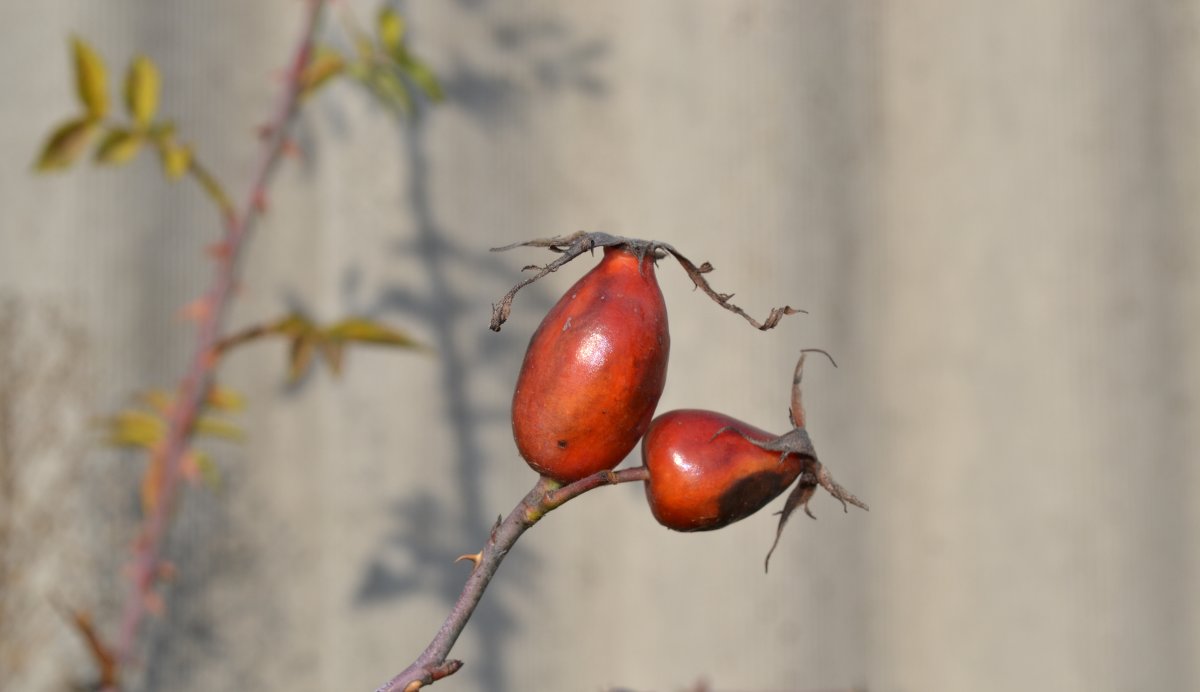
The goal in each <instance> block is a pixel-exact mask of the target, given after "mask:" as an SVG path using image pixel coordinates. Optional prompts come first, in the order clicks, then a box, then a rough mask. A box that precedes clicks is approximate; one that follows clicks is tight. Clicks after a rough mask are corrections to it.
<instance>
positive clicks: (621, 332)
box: [512, 245, 671, 483]
mask: <svg viewBox="0 0 1200 692" xmlns="http://www.w3.org/2000/svg"><path fill="white" fill-rule="evenodd" d="M670 344H671V337H670V334H669V333H668V331H667V308H666V304H665V303H664V302H663V297H662V291H661V290H659V287H658V281H657V280H656V279H655V276H654V254H653V250H651V249H644V250H641V251H639V250H637V249H634V248H632V247H630V246H628V245H615V246H610V247H606V248H605V249H604V258H603V259H602V260H601V261H600V264H599V265H597V266H596V267H595V268H594V269H592V270H591V271H590V272H588V273H587V274H586V275H584V276H583V278H581V279H580V280H579V281H578V282H576V284H575V285H574V286H572V287H571V288H570V289H569V290H567V292H566V293H565V294H564V295H563V297H562V298H561V299H559V301H558V303H556V304H555V305H554V307H553V308H551V309H550V312H549V313H547V315H546V317H545V319H543V320H542V323H541V325H540V326H539V327H538V328H537V331H536V332H534V334H533V337H532V338H531V339H530V341H529V349H528V350H527V351H526V352H525V361H524V363H523V364H522V365H521V374H520V376H519V377H518V379H517V389H516V392H515V393H514V394H513V409H512V416H513V436H514V437H515V438H516V442H517V449H518V450H519V451H520V453H521V456H522V457H524V458H525V460H526V461H527V462H528V463H529V465H530V466H531V467H533V469H534V470H535V471H537V472H538V473H540V474H542V475H544V476H548V477H550V478H553V479H554V480H557V481H559V482H562V483H569V482H572V481H576V480H579V479H581V478H584V477H585V476H589V475H591V474H593V473H596V472H598V471H604V470H608V469H611V468H613V467H615V466H616V465H617V464H619V463H621V460H622V459H624V458H625V455H627V454H628V453H629V452H630V450H632V449H633V447H634V445H636V444H637V442H638V440H639V439H640V438H641V436H642V434H643V433H645V432H646V428H647V426H648V425H649V424H650V419H651V418H652V417H653V415H654V407H655V406H656V405H657V404H658V399H659V397H660V396H661V395H662V391H663V387H664V386H665V385H666V376H667V356H668V354H669V352H670Z"/></svg>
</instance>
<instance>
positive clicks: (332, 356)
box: [321, 339, 346, 376]
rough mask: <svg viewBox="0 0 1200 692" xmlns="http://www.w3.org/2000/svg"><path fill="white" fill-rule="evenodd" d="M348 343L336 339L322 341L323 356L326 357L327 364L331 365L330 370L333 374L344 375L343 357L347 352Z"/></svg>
mask: <svg viewBox="0 0 1200 692" xmlns="http://www.w3.org/2000/svg"><path fill="white" fill-rule="evenodd" d="M345 345H346V342H344V341H338V340H335V339H324V340H322V341H321V355H323V356H325V362H326V363H328V364H329V369H330V370H331V371H333V374H334V375H335V376H336V375H341V374H342V356H343V353H344V352H345Z"/></svg>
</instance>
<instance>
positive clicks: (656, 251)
mask: <svg viewBox="0 0 1200 692" xmlns="http://www.w3.org/2000/svg"><path fill="white" fill-rule="evenodd" d="M618 246H624V247H626V248H628V249H630V251H632V252H634V253H636V254H638V256H644V255H650V256H651V257H652V258H653V259H656V260H657V259H663V258H665V257H666V256H667V255H670V256H671V257H674V258H675V261H677V262H679V266H681V267H683V271H684V272H686V273H687V275H688V278H690V279H691V280H692V283H693V284H695V285H696V288H699V289H700V290H701V291H703V292H704V293H705V295H707V296H708V297H709V298H712V299H713V300H714V301H715V302H716V303H717V304H718V305H720V306H721V307H723V308H725V309H726V310H729V311H730V312H733V313H735V314H738V315H741V316H742V317H743V318H745V320H746V321H747V322H749V323H750V324H751V325H752V326H754V328H755V329H760V330H763V331H766V330H768V329H772V328H773V327H775V325H777V324H779V321H780V320H782V319H783V318H784V317H785V316H787V315H795V314H797V313H803V312H807V311H805V310H798V309H796V308H793V307H791V306H790V305H784V306H783V307H778V308H771V312H770V313H769V314H768V315H767V318H766V319H765V320H763V321H762V322H759V321H758V320H756V319H754V318H753V317H751V316H750V315H748V314H747V313H746V311H744V310H742V309H741V308H740V307H738V306H737V305H734V304H733V303H731V302H729V299H730V298H732V297H733V294H732V293H717V292H716V291H714V290H713V288H712V286H710V285H709V283H708V280H706V279H705V278H704V275H705V274H707V273H709V272H711V271H712V270H713V266H712V265H711V264H709V263H708V262H705V263H703V264H701V265H700V266H696V265H695V264H694V263H693V262H692V261H691V260H689V259H688V258H687V257H684V256H683V254H682V253H681V252H679V251H678V250H676V249H675V248H674V247H672V246H671V245H670V244H668V243H663V242H659V241H657V240H639V239H636V238H622V237H621V236H616V235H610V234H608V233H598V232H589V231H577V232H575V233H572V234H571V235H561V236H556V237H554V238H539V239H537V240H526V241H524V242H520V243H513V244H511V245H505V246H504V247H496V248H492V252H504V251H505V250H512V249H513V248H518V247H544V248H548V249H549V250H550V251H551V252H558V253H562V257H559V258H558V259H556V260H554V261H553V262H550V263H548V264H546V265H544V266H538V265H529V266H527V267H525V269H527V270H529V269H536V270H538V273H537V274H536V275H534V276H532V277H530V278H528V279H524V280H522V281H520V282H519V283H517V285H516V286H513V287H512V289H511V290H509V292H508V293H506V294H505V295H504V297H503V298H501V299H500V302H499V303H494V304H493V305H492V323H491V330H492V331H494V332H498V331H500V326H501V325H502V324H504V322H505V321H506V320H507V319H508V315H509V312H510V311H511V310H512V302H513V298H514V297H515V296H516V295H517V291H520V290H521V289H522V288H524V287H526V286H528V285H529V284H531V283H533V282H534V281H537V280H538V279H540V278H542V277H543V276H545V275H547V274H549V273H551V272H555V271H558V270H559V268H561V267H562V266H563V265H565V264H566V263H567V262H570V261H571V260H573V259H575V258H576V257H578V256H580V255H582V254H583V253H585V252H590V251H592V250H595V249H596V248H598V247H618Z"/></svg>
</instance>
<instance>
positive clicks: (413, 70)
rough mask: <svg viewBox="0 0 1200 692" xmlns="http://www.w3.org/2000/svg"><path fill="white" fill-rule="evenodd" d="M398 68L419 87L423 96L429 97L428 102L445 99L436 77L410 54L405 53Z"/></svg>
mask: <svg viewBox="0 0 1200 692" xmlns="http://www.w3.org/2000/svg"><path fill="white" fill-rule="evenodd" d="M400 68H401V69H402V70H404V73H405V74H406V75H408V78H409V79H411V80H412V81H413V82H414V83H415V84H416V85H417V86H419V87H421V91H423V92H425V96H427V97H429V100H430V101H433V102H435V103H437V102H439V101H442V100H443V99H445V98H446V93H445V92H444V91H442V84H441V82H439V81H438V78H437V75H436V74H434V73H433V70H431V69H429V66H428V65H426V64H425V63H424V62H421V61H420V60H418V59H417V58H416V57H414V56H413V55H412V54H411V53H409V52H407V51H405V52H404V55H403V59H402V60H401V61H400Z"/></svg>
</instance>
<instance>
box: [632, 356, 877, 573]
mask: <svg viewBox="0 0 1200 692" xmlns="http://www.w3.org/2000/svg"><path fill="white" fill-rule="evenodd" d="M827 355H828V354H827ZM804 356H805V354H804V353H801V355H800V361H799V362H798V363H797V364H796V372H795V376H794V378H793V383H792V407H791V410H790V412H789V413H790V417H791V419H792V430H791V432H788V433H786V434H784V435H781V436H778V437H776V436H774V435H772V434H770V433H768V432H765V431H763V430H760V429H758V428H756V427H754V426H752V425H749V424H747V423H743V422H742V421H739V420H737V419H734V418H731V417H729V416H726V415H724V414H721V413H715V412H713V411H702V410H697V409H684V410H678V411H670V412H668V413H664V414H662V415H661V416H659V417H658V418H655V419H654V421H653V422H651V423H650V429H649V430H648V431H647V432H646V436H645V438H643V440H642V463H643V464H645V466H646V469H647V471H648V472H649V479H648V480H647V481H646V500H647V502H649V504H650V511H651V512H652V513H653V514H654V518H655V519H656V520H658V523H660V524H662V525H663V526H666V527H667V528H670V529H674V530H676V531H709V530H712V529H719V528H721V527H724V526H728V525H729V524H732V523H733V522H735V521H738V520H740V519H744V518H746V517H748V516H750V515H751V514H754V513H755V512H757V511H758V510H760V509H762V508H763V507H764V506H765V505H766V504H767V503H768V502H770V501H771V500H773V499H775V498H776V497H778V496H779V494H780V493H782V492H783V491H784V490H785V489H787V487H788V486H789V485H791V484H792V482H793V481H795V480H796V479H797V478H799V479H800V483H799V484H798V485H797V486H796V488H795V490H793V491H792V493H791V495H789V496H788V499H787V502H786V503H785V504H784V509H783V512H781V514H782V516H781V517H780V520H779V526H778V528H777V529H776V532H775V543H774V544H772V545H771V550H770V552H768V553H767V557H766V561H764V567H765V566H766V565H767V564H769V562H770V559H771V553H772V552H774V550H775V546H776V545H778V543H779V536H780V535H781V534H782V533H783V526H784V524H785V523H787V520H788V517H789V516H790V515H791V513H792V512H793V511H794V510H795V509H796V508H797V507H801V506H803V507H804V511H805V512H806V513H807V514H808V515H809V516H812V513H811V512H809V510H808V501H809V499H811V498H812V496H813V493H814V492H815V491H816V488H817V486H818V485H819V486H821V487H823V488H825V489H826V490H828V491H829V493H830V494H831V495H833V496H834V497H835V498H837V499H838V500H840V501H841V502H842V505H843V506H845V505H846V503H850V504H852V505H854V506H856V507H861V508H862V509H867V505H866V504H864V503H863V502H862V501H860V500H859V499H858V498H857V497H855V496H854V495H853V494H851V493H849V492H847V491H846V489H845V488H843V487H842V486H840V485H838V484H837V482H836V481H834V480H833V476H831V475H830V473H829V471H828V470H826V469H825V467H824V466H822V464H821V462H820V461H818V460H817V454H816V450H815V449H813V446H812V441H811V440H810V439H809V437H808V431H807V430H806V429H805V427H804V425H805V420H804V407H803V405H802V402H801V397H800V380H801V375H802V374H803V371H804Z"/></svg>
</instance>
